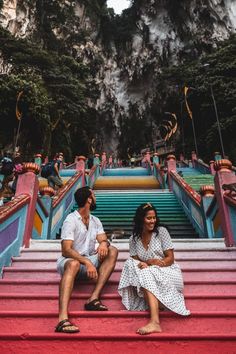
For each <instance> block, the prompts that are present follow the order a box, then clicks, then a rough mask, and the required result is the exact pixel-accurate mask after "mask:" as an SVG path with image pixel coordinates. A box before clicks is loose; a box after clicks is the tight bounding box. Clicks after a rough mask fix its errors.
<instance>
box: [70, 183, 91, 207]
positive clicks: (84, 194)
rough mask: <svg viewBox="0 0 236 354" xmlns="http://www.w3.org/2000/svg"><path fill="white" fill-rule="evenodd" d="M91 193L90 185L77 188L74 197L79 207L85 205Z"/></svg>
mask: <svg viewBox="0 0 236 354" xmlns="http://www.w3.org/2000/svg"><path fill="white" fill-rule="evenodd" d="M91 194H92V192H91V188H90V187H88V186H86V187H82V188H79V189H77V191H76V192H75V194H74V198H75V201H76V203H77V205H78V207H79V208H82V207H84V206H85V203H86V201H87V199H88V198H89V197H90V196H91Z"/></svg>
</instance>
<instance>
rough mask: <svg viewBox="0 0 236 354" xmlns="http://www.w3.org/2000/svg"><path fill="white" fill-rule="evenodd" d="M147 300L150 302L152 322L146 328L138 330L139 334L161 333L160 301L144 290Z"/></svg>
mask: <svg viewBox="0 0 236 354" xmlns="http://www.w3.org/2000/svg"><path fill="white" fill-rule="evenodd" d="M143 291H144V295H145V299H146V300H147V302H148V305H149V310H150V321H149V322H148V324H147V325H146V326H144V327H141V328H139V329H138V330H137V333H138V334H150V333H157V332H161V331H162V330H161V326H160V320H159V301H158V299H157V298H156V297H155V296H154V295H153V294H152V293H151V292H150V291H148V290H146V289H143Z"/></svg>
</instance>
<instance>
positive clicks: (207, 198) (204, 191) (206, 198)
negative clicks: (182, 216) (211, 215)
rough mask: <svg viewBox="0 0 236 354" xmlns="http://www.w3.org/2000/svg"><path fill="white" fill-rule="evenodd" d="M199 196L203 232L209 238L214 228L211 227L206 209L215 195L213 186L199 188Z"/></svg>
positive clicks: (213, 234)
mask: <svg viewBox="0 0 236 354" xmlns="http://www.w3.org/2000/svg"><path fill="white" fill-rule="evenodd" d="M200 194H201V196H202V198H201V209H202V212H203V222H204V229H205V233H206V235H207V236H208V237H209V238H213V237H214V236H215V233H214V230H213V228H212V222H211V220H209V219H208V217H207V210H208V208H209V206H210V204H211V202H212V199H213V198H214V195H215V188H214V187H213V186H202V187H201V188H200Z"/></svg>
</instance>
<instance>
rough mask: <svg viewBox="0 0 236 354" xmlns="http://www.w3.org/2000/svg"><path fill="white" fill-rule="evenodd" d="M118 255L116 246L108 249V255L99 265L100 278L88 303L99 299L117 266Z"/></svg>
mask: <svg viewBox="0 0 236 354" xmlns="http://www.w3.org/2000/svg"><path fill="white" fill-rule="evenodd" d="M117 256H118V250H117V249H116V248H115V247H113V246H110V247H109V249H108V255H107V256H106V258H105V259H104V261H103V262H102V264H101V266H100V267H99V270H98V279H97V282H96V285H95V288H94V290H93V292H92V294H91V296H90V298H89V299H88V301H87V303H89V302H91V301H93V300H95V299H99V297H100V293H101V291H102V289H103V287H104V285H105V284H106V282H107V280H108V279H109V278H110V275H111V273H112V272H113V270H114V268H115V265H116V260H117Z"/></svg>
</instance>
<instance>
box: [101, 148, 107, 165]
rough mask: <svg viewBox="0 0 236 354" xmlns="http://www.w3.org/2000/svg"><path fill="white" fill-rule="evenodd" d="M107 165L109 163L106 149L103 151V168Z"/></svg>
mask: <svg viewBox="0 0 236 354" xmlns="http://www.w3.org/2000/svg"><path fill="white" fill-rule="evenodd" d="M106 165H107V154H106V153H105V151H104V152H103V153H102V166H103V168H106Z"/></svg>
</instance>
